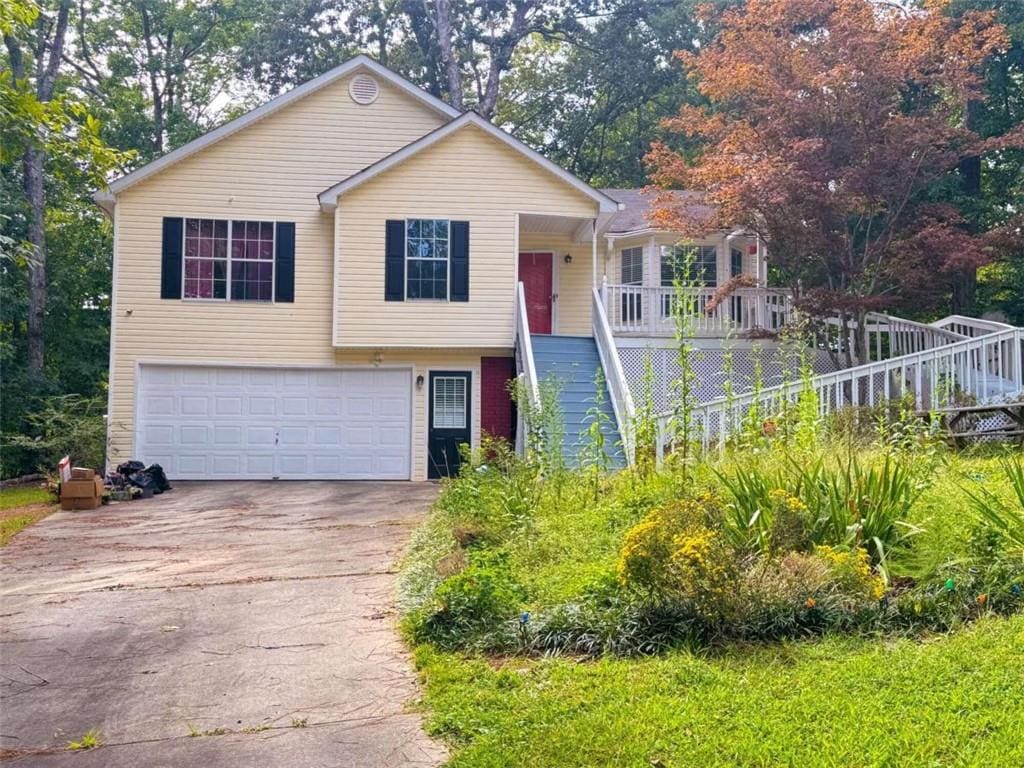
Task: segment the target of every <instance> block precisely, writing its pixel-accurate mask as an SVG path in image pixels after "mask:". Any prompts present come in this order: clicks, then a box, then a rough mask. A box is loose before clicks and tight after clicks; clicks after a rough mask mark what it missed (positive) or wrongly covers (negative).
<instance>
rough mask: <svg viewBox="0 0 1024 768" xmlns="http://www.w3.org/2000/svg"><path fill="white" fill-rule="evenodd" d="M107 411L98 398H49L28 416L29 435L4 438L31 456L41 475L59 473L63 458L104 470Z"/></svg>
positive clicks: (103, 403)
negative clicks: (59, 463)
mask: <svg viewBox="0 0 1024 768" xmlns="http://www.w3.org/2000/svg"><path fill="white" fill-rule="evenodd" d="M105 408H106V400H105V398H102V397H99V396H97V397H91V398H87V397H80V396H79V395H59V396H56V397H50V398H46V399H45V400H43V402H42V403H41V404H40V406H39V409H38V410H36V411H34V412H32V413H31V414H30V415H29V417H28V419H29V430H28V434H26V435H8V436H5V442H6V443H7V444H8V445H9V446H11V447H13V448H15V449H17V450H21V451H23V452H24V453H25V454H27V455H29V456H31V457H32V459H31V460H32V462H33V463H34V464H35V466H36V467H38V469H39V470H40V471H42V472H47V473H50V474H53V473H54V472H56V469H57V462H59V461H60V459H61V458H62V457H64V456H70V457H71V463H72V464H73V465H76V466H85V467H92V468H95V469H102V468H103V464H104V455H105V453H106V431H107V429H106V421H105V419H104V417H103V412H104V409H105ZM23 461H24V460H23Z"/></svg>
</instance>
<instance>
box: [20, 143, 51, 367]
mask: <svg viewBox="0 0 1024 768" xmlns="http://www.w3.org/2000/svg"><path fill="white" fill-rule="evenodd" d="M22 168H23V173H24V180H23V183H24V188H25V198H26V200H27V201H28V207H29V214H28V241H29V243H30V244H31V245H32V256H31V258H30V259H29V263H28V335H27V341H28V373H29V377H30V378H31V379H32V380H33V381H36V382H38V381H40V380H41V379H42V377H43V355H44V351H45V336H44V331H45V328H44V322H45V318H46V222H45V211H46V194H45V192H44V189H43V152H42V150H41V149H39V148H38V147H35V146H29V147H28V148H27V149H26V150H25V154H24V156H23V158H22Z"/></svg>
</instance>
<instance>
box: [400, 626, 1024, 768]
mask: <svg viewBox="0 0 1024 768" xmlns="http://www.w3.org/2000/svg"><path fill="white" fill-rule="evenodd" d="M1021 647H1024V617H1019V616H1018V617H1014V618H1012V619H1009V620H1000V619H988V620H982V621H979V622H978V623H977V624H975V625H973V626H972V627H970V628H969V629H966V630H964V631H962V632H958V633H956V634H954V635H950V636H945V637H939V638H935V639H934V640H931V641H929V642H914V641H910V640H898V641H893V642H886V641H883V640H865V639H857V638H839V637H829V638H824V639H822V640H820V641H805V642H794V643H784V644H778V645H772V646H766V647H739V648H733V649H731V650H729V651H728V652H725V653H723V654H721V655H709V656H700V655H693V654H690V653H685V652H676V653H672V654H668V655H666V656H663V657H656V658H647V659H639V660H623V659H614V658H602V659H599V660H597V661H593V662H578V661H576V660H573V659H567V658H552V659H543V660H528V659H511V660H508V661H507V662H505V663H502V664H495V663H493V662H492V661H490V660H487V659H482V658H473V657H464V656H461V655H458V654H443V653H439V652H436V651H434V650H432V649H431V648H429V647H425V646H424V647H420V648H418V649H417V651H416V661H417V664H418V666H419V669H420V672H421V674H422V676H423V679H424V681H425V699H424V702H425V705H426V708H427V711H428V712H429V715H428V719H427V728H428V731H429V732H430V733H432V734H433V735H436V736H441V737H443V738H445V739H446V740H447V741H449V743H451V744H452V745H453V747H455V755H454V757H453V759H452V761H451V763H450V765H451V766H453V767H458V768H468V767H469V766H473V767H474V768H492V767H495V768H496V767H497V766H515V765H543V766H545V768H570V767H571V766H579V767H580V768H584V767H588V768H593V767H594V766H638V768H639V767H641V766H642V767H647V766H652V765H655V766H657V765H661V766H664V767H665V768H675V767H678V766H702V768H707V767H708V766H770V765H799V766H854V765H858V766H863V765H914V766H947V765H948V766H953V765H1007V766H1008V765H1022V764H1024V741H1022V740H1021V739H1020V734H1021V733H1022V732H1024V687H1022V686H1021V684H1020V681H1021V680H1022V679H1024V655H1022V654H1021V652H1020V649H1021Z"/></svg>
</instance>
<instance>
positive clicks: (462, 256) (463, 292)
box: [450, 221, 469, 301]
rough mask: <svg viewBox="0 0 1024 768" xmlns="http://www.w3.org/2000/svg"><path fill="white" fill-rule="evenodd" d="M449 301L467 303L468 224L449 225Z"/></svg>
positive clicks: (461, 222)
mask: <svg viewBox="0 0 1024 768" xmlns="http://www.w3.org/2000/svg"><path fill="white" fill-rule="evenodd" d="M450 237H451V243H450V245H451V283H452V285H451V300H452V301H469V222H468V221H453V222H452V223H451V235H450Z"/></svg>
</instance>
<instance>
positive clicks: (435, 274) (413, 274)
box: [405, 219, 450, 299]
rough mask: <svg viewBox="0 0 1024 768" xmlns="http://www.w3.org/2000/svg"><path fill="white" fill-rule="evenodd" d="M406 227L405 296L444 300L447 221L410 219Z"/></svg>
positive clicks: (448, 232)
mask: <svg viewBox="0 0 1024 768" xmlns="http://www.w3.org/2000/svg"><path fill="white" fill-rule="evenodd" d="M405 226H406V232H405V262H406V269H405V275H406V289H405V295H406V298H409V299H447V298H448V243H449V239H450V226H449V222H448V220H447V219H409V220H407V221H406V223H405Z"/></svg>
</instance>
